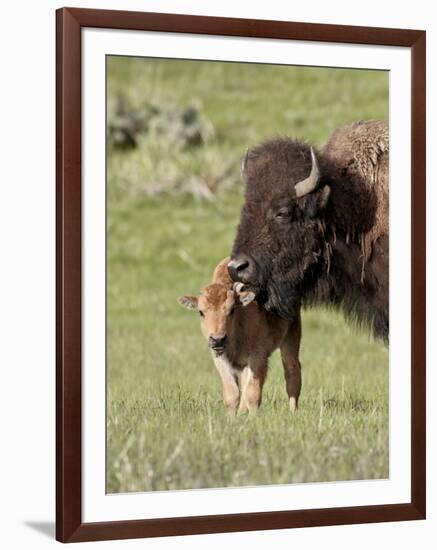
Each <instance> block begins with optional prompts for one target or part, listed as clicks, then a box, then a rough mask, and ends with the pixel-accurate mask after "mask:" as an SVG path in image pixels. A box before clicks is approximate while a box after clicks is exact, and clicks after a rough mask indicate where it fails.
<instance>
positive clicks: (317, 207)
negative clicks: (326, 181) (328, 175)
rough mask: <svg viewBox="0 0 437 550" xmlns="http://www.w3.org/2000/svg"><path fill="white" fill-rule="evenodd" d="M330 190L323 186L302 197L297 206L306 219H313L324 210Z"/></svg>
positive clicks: (327, 186)
mask: <svg viewBox="0 0 437 550" xmlns="http://www.w3.org/2000/svg"><path fill="white" fill-rule="evenodd" d="M330 194H331V188H330V187H329V185H324V186H323V187H322V188H321V189H319V190H317V191H313V192H312V193H310V194H308V195H306V196H305V197H302V199H300V201H301V204H300V205H299V206H300V208H301V210H303V212H304V214H305V216H306V217H307V218H315V217H316V216H317V214H318V213H319V212H321V211H322V210H324V209H325V207H326V205H327V204H328V200H329V195H330Z"/></svg>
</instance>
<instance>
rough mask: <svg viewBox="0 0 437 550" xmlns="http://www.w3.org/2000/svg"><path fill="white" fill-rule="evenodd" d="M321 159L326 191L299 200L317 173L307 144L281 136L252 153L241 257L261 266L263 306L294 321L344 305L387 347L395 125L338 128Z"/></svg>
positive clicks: (237, 248) (236, 250)
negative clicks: (307, 311)
mask: <svg viewBox="0 0 437 550" xmlns="http://www.w3.org/2000/svg"><path fill="white" fill-rule="evenodd" d="M316 154H317V158H318V161H319V165H320V180H319V184H318V186H317V188H316V189H315V190H314V191H313V192H311V193H309V194H307V195H305V196H303V197H300V198H297V197H296V194H295V191H294V186H295V184H296V183H298V182H299V181H301V180H303V179H305V178H307V177H308V175H309V173H310V170H311V155H310V147H309V145H308V144H306V143H302V142H299V141H295V140H291V139H288V138H287V139H281V138H280V139H273V140H271V141H268V142H266V143H264V144H262V145H260V146H258V147H256V148H254V149H253V150H252V151H250V152H249V153H248V156H247V160H246V163H245V169H244V174H243V179H244V180H245V182H246V194H245V203H244V205H243V208H242V211H241V218H240V225H239V227H238V232H237V237H236V240H235V243H234V247H233V251H232V257H233V258H235V257H237V255H239V254H245V255H247V256H249V257H250V258H251V260H252V261H253V262H254V264H255V266H256V281H252V283H253V287H254V289H255V290H256V292H257V294H258V302H259V303H263V304H264V306H265V308H266V309H267V310H269V311H271V312H272V313H275V314H277V315H279V316H281V317H283V318H285V319H292V318H293V317H294V315H295V314H296V312H297V311H298V309H299V306H300V304H301V303H303V304H304V305H307V306H311V305H315V304H327V305H334V306H340V307H342V308H343V309H344V310H345V312H346V313H347V314H348V316H349V317H351V318H352V319H354V320H355V321H357V322H358V323H367V324H369V325H371V327H372V329H373V332H374V334H375V335H376V336H377V337H379V338H382V339H383V340H385V341H386V342H388V334H389V318H388V295H389V279H388V252H389V250H388V246H389V219H388V159H389V142H388V126H387V123H386V122H382V121H369V122H356V123H354V124H351V125H349V126H345V127H343V128H339V129H337V130H336V131H335V132H334V133H333V135H332V136H331V138H330V140H329V142H328V143H327V144H326V145H325V147H323V148H322V149H321V150H320V151H319V152H316ZM246 282H247V281H246Z"/></svg>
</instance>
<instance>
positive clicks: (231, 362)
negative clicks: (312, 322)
mask: <svg viewBox="0 0 437 550" xmlns="http://www.w3.org/2000/svg"><path fill="white" fill-rule="evenodd" d="M228 261H229V258H225V259H224V260H223V261H222V262H220V263H219V264H218V266H217V267H216V269H215V271H214V275H213V280H212V283H211V284H210V285H209V286H207V287H206V288H204V289H203V290H202V291H201V293H200V295H199V296H181V297H180V298H178V302H179V303H180V304H181V305H182V306H184V307H186V308H188V309H193V310H198V311H199V314H200V325H201V329H202V332H203V335H204V336H205V338H206V340H207V342H208V346H209V348H210V350H211V354H212V357H213V360H214V364H215V367H216V369H217V371H218V373H219V375H220V378H221V381H222V385H223V400H224V403H225V406H226V408H227V410H228V412H229V413H230V414H235V412H236V411H237V408H238V410H239V411H247V410H248V411H249V412H252V411H256V410H257V409H258V407H259V405H260V404H261V397H262V389H263V385H264V381H265V378H266V374H267V366H268V359H269V357H270V355H271V354H272V353H273V351H274V350H276V349H277V348H280V350H281V356H282V363H283V366H284V373H285V380H286V388H287V394H288V401H289V407H290V410H291V411H292V412H294V411H295V410H296V408H297V404H298V399H299V394H300V389H301V367H300V363H299V346H300V338H301V324H300V315H297V317H296V319H295V320H293V321H286V320H284V319H280V318H279V317H276V316H274V315H273V314H271V313H269V312H267V311H266V310H265V309H263V308H262V307H261V306H259V305H258V304H257V303H256V301H255V294H254V293H253V292H250V291H245V289H244V285H243V284H241V283H236V284H233V282H232V280H231V279H230V277H229V275H228V270H227V264H228Z"/></svg>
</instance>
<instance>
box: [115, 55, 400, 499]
mask: <svg viewBox="0 0 437 550" xmlns="http://www.w3.org/2000/svg"><path fill="white" fill-rule="evenodd" d="M108 79H109V86H108V92H109V99H111V98H112V97H114V96H115V95H116V94H118V93H125V94H127V95H130V96H131V97H130V100H131V101H132V102H134V103H136V104H137V105H139V106H140V105H141V104H142V102H146V101H148V100H151V98H153V99H154V100H156V98H158V99H159V101H161V102H162V101H169V102H170V101H171V102H172V103H174V104H177V105H186V104H188V103H190V102H195V101H198V102H201V103H202V104H203V112H204V113H205V116H206V117H207V118H208V119H209V120H210V121H211V123H212V125H213V127H214V129H215V136H214V139H213V142H212V143H210V144H208V146H207V147H206V148H203V149H199V150H196V151H186V152H183V151H178V152H177V153H176V152H174V151H171V150H170V151H167V153H166V155H167V157H166V158H164V159H161V162H164V163H165V162H168V163H169V165H171V166H174V162H175V160H174V158H173V157H174V156H177V157H178V162H179V163H180V164H181V165H183V166H192V167H193V170H199V172H198V173H199V174H200V175H201V174H202V172H201V168H199V167H201V166H202V155H213V156H214V158H215V159H218V160H220V159H224V161H227V162H229V163H230V164H231V165H232V167H233V170H234V171H235V174H236V175H235V180H237V179H238V158H239V156H240V153H241V151H242V150H244V148H245V146H246V145H250V144H255V143H257V142H258V141H260V140H261V139H264V138H266V137H269V136H271V135H275V134H277V133H286V134H291V135H301V136H303V137H305V138H306V139H308V140H311V141H314V142H315V143H316V144H319V145H320V144H322V143H323V141H324V140H325V139H326V138H327V136H328V135H329V133H330V132H331V131H332V129H333V128H334V127H336V126H338V125H340V124H343V123H346V122H348V121H351V120H356V119H363V118H380V117H386V116H387V110H388V101H387V100H388V96H387V93H388V77H387V74H386V73H382V72H379V73H376V72H371V71H341V70H333V69H330V70H321V69H299V68H294V67H286V68H280V67H258V66H255V65H252V66H244V67H241V66H239V65H236V64H219V63H214V64H211V63H203V62H202V63H199V64H196V63H194V62H174V61H153V60H152V61H145V60H139V59H130V60H126V59H121V58H111V59H110V61H109V65H108ZM150 147H151V144H148V143H147V141H146V140H145V141H144V143H143V144H142V145H141V146H140V147H139V149H136V150H133V151H131V152H122V153H120V152H115V151H109V158H108V281H107V296H108V300H107V303H108V312H107V314H108V350H107V351H108V371H107V382H108V384H107V392H108V399H107V411H108V415H107V437H108V453H107V490H108V491H109V492H112V493H113V492H128V491H150V490H167V489H190V488H200V487H222V486H237V485H238V486H239V485H258V484H275V483H293V482H309V481H312V482H315V481H333V480H348V479H370V478H385V477H388V473H389V472H388V350H387V349H386V348H384V346H383V345H381V344H380V343H377V342H374V341H372V339H371V338H370V337H369V335H368V334H367V333H363V332H356V331H354V330H353V328H351V327H350V326H348V325H347V324H346V323H345V321H344V320H343V318H342V317H341V315H340V314H338V313H336V312H332V311H326V310H323V309H317V310H312V311H307V312H304V315H303V341H302V353H301V360H302V365H303V389H302V397H301V402H300V409H299V412H298V414H297V415H295V416H291V415H290V413H289V412H288V409H287V398H286V392H285V383H284V380H283V373H282V367H281V365H280V360H279V356H278V354H277V353H276V354H274V356H273V357H272V360H271V366H270V369H269V375H268V378H267V382H266V386H265V391H264V397H263V404H262V407H261V410H260V411H259V413H258V414H257V415H255V416H253V417H248V416H247V415H243V416H239V417H237V418H235V419H234V420H233V421H231V420H229V419H228V418H227V417H226V415H225V413H224V407H223V403H222V401H221V394H220V383H219V379H218V376H217V374H216V372H215V370H214V366H213V363H212V360H211V357H210V354H209V352H208V349H207V346H206V343H205V341H204V339H203V337H202V336H201V334H200V329H199V318H198V316H197V315H196V314H195V313H192V312H189V311H187V310H185V309H182V308H181V307H180V306H179V305H178V304H177V302H176V298H177V296H179V295H180V294H184V293H190V294H191V293H195V292H197V291H198V290H199V289H200V288H201V287H202V286H204V285H206V284H208V282H209V280H210V277H211V273H212V270H213V268H214V266H215V265H216V263H217V262H218V261H219V260H220V259H222V258H223V257H224V256H226V255H227V254H228V253H229V250H230V248H231V245H232V241H233V238H234V235H235V229H236V226H237V223H238V217H239V209H240V206H241V202H242V197H241V187H240V186H239V185H238V184H235V186H232V187H231V188H230V190H228V191H227V192H226V193H225V192H223V193H222V194H219V195H217V196H216V200H215V201H213V202H206V201H200V200H196V199H195V198H193V197H192V196H190V194H182V195H178V194H177V193H171V192H167V193H165V194H164V195H162V196H161V197H155V198H151V197H148V196H147V194H144V193H139V192H136V191H134V192H133V191H132V188H128V189H127V188H126V186H125V185H124V184H120V179H122V178H121V175H123V177H129V178H131V180H132V182H133V183H134V184H137V183H138V181H140V182H141V181H144V182H147V181H151V179H153V176H154V172H153V170H154V164H153V162H152V163H151V162H147V159H144V157H145V156H147V155H148V154H149V152H150ZM160 154H161V155H162V154H163V153H162V151H161V153H160ZM182 157H184V158H182ZM149 160H150V159H149ZM215 162H217V161H215ZM161 169H162V167H161V168H160V170H161ZM159 173H161V172H159ZM158 175H159V174H158ZM156 177H158V176H156ZM144 185H146V184H144ZM135 189H137V187H135Z"/></svg>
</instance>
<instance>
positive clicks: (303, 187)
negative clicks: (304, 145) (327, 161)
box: [294, 147, 320, 197]
mask: <svg viewBox="0 0 437 550" xmlns="http://www.w3.org/2000/svg"><path fill="white" fill-rule="evenodd" d="M311 163H312V164H311V173H310V175H309V176H308V177H307V178H306V179H304V180H302V181H300V182H299V183H296V185H295V186H294V191H295V193H296V197H303V196H304V195H307V194H308V193H311V191H314V189H315V188H316V187H317V184H318V183H319V178H320V170H319V163H318V161H317V157H316V154H315V153H314V149H313V148H312V147H311Z"/></svg>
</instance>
